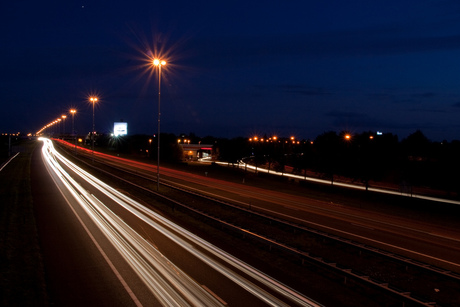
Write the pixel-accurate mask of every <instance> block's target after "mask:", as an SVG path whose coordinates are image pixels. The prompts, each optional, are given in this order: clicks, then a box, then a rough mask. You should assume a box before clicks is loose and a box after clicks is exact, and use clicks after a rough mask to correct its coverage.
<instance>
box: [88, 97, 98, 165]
mask: <svg viewBox="0 0 460 307" xmlns="http://www.w3.org/2000/svg"><path fill="white" fill-rule="evenodd" d="M89 100H90V101H91V102H92V103H93V130H92V131H91V156H92V162H93V163H94V104H95V103H96V102H97V97H90V98H89Z"/></svg>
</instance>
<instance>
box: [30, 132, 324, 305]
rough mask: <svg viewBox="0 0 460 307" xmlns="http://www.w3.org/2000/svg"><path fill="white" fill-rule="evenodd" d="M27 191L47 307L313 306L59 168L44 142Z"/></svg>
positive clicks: (93, 181) (72, 170) (61, 163)
mask: <svg viewBox="0 0 460 307" xmlns="http://www.w3.org/2000/svg"><path fill="white" fill-rule="evenodd" d="M43 142H44V147H43V149H42V150H36V151H35V153H34V155H33V158H32V167H31V185H32V193H33V198H34V204H35V210H36V218H37V226H38V232H39V238H40V244H41V247H42V252H43V262H44V266H45V272H46V279H47V284H48V285H49V293H50V301H51V303H52V304H54V305H58V306H61V305H65V306H82V305H84V306H90V305H91V306H92V305H98V306H134V305H136V306H145V305H149V306H152V305H169V306H177V305H181V306H187V305H190V306H222V305H230V306H232V305H233V306H266V305H272V306H292V305H299V306H315V305H317V304H316V303H315V302H312V301H310V300H309V299H308V298H306V297H304V296H303V295H301V294H299V293H297V292H295V291H293V290H291V289H289V288H287V287H286V286H284V285H282V284H280V283H278V282H277V281H276V280H273V279H272V278H270V277H269V276H267V275H265V274H263V273H261V272H259V271H257V270H255V269H253V268H252V267H250V266H248V265H247V264H245V263H243V262H241V261H239V260H238V259H235V258H234V257H232V256H231V255H228V254H227V253H225V252H223V251H221V250H219V249H217V248H215V247H214V246H212V245H211V244H209V243H207V242H205V241H203V240H201V239H200V238H198V237H196V236H194V235H193V234H191V233H189V232H188V231H186V230H184V229H182V228H180V227H179V226H177V225H175V224H173V223H171V222H170V221H168V220H165V219H164V218H162V217H161V216H159V215H157V214H155V213H154V212H152V211H151V210H149V209H147V208H145V207H143V206H141V205H140V204H138V203H136V202H135V201H134V200H132V199H130V198H128V197H126V196H124V195H122V194H121V193H119V192H118V191H117V190H116V189H114V188H112V187H110V186H107V185H105V184H104V183H103V182H100V181H99V180H98V179H97V178H94V177H92V176H91V175H89V174H87V173H85V172H84V171H83V170H81V169H80V168H78V167H77V166H75V165H74V164H72V163H71V162H70V161H67V160H66V159H65V158H64V157H62V156H61V155H59V154H58V153H57V152H56V151H55V150H54V148H53V146H52V143H51V142H50V141H48V140H44V141H43Z"/></svg>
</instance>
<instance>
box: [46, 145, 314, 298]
mask: <svg viewBox="0 0 460 307" xmlns="http://www.w3.org/2000/svg"><path fill="white" fill-rule="evenodd" d="M42 140H43V142H44V146H43V149H42V153H43V158H44V161H45V162H46V163H47V165H48V167H49V169H50V170H51V171H52V172H53V173H55V174H56V175H57V176H58V178H59V179H60V180H61V181H62V183H63V185H64V186H65V187H66V189H67V190H68V191H69V192H70V193H71V195H72V196H73V197H74V198H75V200H76V201H77V202H78V203H79V204H80V206H81V207H82V208H83V209H84V210H85V211H86V213H87V214H88V216H89V217H90V218H91V219H92V220H93V221H94V222H95V224H96V225H97V226H98V227H99V229H100V230H101V231H102V233H104V235H105V236H106V237H107V239H108V240H109V241H110V242H111V243H112V244H113V246H114V247H115V248H116V249H117V250H118V251H119V253H120V254H121V255H122V256H123V257H124V259H125V260H126V261H127V263H129V265H130V266H131V267H132V268H133V270H134V271H135V272H136V274H137V275H138V276H139V277H140V278H141V280H142V281H143V282H144V284H145V285H146V286H147V287H148V289H149V290H150V291H151V292H152V293H153V295H155V297H156V298H157V299H158V300H159V301H160V302H161V304H162V305H164V306H190V305H191V306H222V303H221V302H220V301H219V300H217V299H216V298H215V297H214V296H213V295H212V294H210V293H209V292H208V291H207V290H206V289H205V288H204V287H202V286H201V285H199V284H198V283H196V282H195V281H194V280H193V279H192V278H190V277H189V276H188V275H187V274H185V273H184V272H183V271H181V269H180V268H178V267H177V266H176V265H174V264H173V263H172V262H171V261H169V260H168V259H167V258H166V257H165V256H164V255H163V254H161V252H160V251H158V250H157V249H156V248H155V247H153V246H152V245H151V244H150V243H149V242H148V241H146V240H145V239H144V238H143V237H142V236H140V235H139V234H138V233H137V232H135V231H134V230H133V229H132V228H131V227H129V225H127V224H126V223H125V222H124V221H123V220H122V219H121V218H120V217H118V216H117V215H116V214H115V213H114V212H112V211H111V210H110V209H109V208H108V207H107V206H105V205H104V204H103V203H102V202H101V201H99V200H98V199H97V198H96V197H95V196H94V195H92V194H90V193H89V192H88V191H86V190H85V189H83V188H82V187H81V186H80V184H78V183H77V182H76V181H75V180H74V179H73V178H72V177H71V176H70V175H69V174H68V173H67V172H66V171H65V170H64V169H63V168H62V166H61V164H62V165H65V166H66V167H68V168H70V169H71V170H72V171H73V172H75V173H76V174H77V175H78V176H79V178H80V179H82V180H85V181H86V182H87V183H89V184H91V185H92V186H93V187H94V188H96V189H97V190H99V191H100V192H102V193H103V194H105V195H106V196H107V197H109V198H110V199H112V200H113V201H114V202H116V203H117V204H119V205H120V206H122V207H123V208H125V209H126V210H128V211H129V212H131V213H132V214H133V215H134V216H136V217H138V218H139V219H140V220H142V221H143V222H145V223H147V224H148V225H150V226H151V227H152V228H154V229H156V230H157V231H159V232H160V233H162V234H163V235H164V236H166V237H167V238H169V239H171V240H172V241H173V242H175V243H176V244H178V245H179V246H181V247H182V248H183V249H185V250H187V252H189V253H191V254H192V255H194V256H195V257H197V258H198V259H200V260H201V261H203V262H204V263H206V264H207V265H208V266H210V267H211V268H213V269H215V270H216V271H218V272H220V273H221V274H222V275H224V276H226V277H227V278H228V279H230V280H232V281H233V282H234V283H236V284H237V285H239V286H240V287H241V288H242V289H245V290H246V291H248V292H249V293H251V294H252V295H254V296H255V297H257V298H258V299H260V300H261V301H263V302H264V303H266V304H267V305H270V306H288V305H289V304H287V303H285V302H283V301H281V300H280V299H278V298H276V297H274V296H273V295H271V294H270V293H268V292H266V291H265V290H262V289H261V288H260V287H258V286H257V285H255V284H254V283H252V282H250V281H249V280H247V279H246V278H244V277H242V276H241V275H240V274H238V273H236V272H235V271H233V270H232V269H230V268H229V267H233V268H234V269H235V270H239V271H242V272H244V273H245V274H247V275H249V276H251V278H254V279H255V280H257V281H258V282H260V283H262V284H264V285H265V286H266V287H269V288H270V289H271V290H272V291H275V292H277V293H278V294H279V295H281V296H283V297H285V298H286V300H288V301H290V302H295V303H296V304H298V305H301V306H321V305H319V304H317V303H316V302H314V301H312V300H310V299H308V298H306V297H304V296H303V295H301V294H299V293H297V292H296V291H294V290H292V289H290V288H288V287H287V286H285V285H283V284H281V283H279V282H277V281H276V280H274V279H272V278H270V277H269V276H267V275H265V274H263V273H262V272H260V271H258V270H256V269H254V268H253V267H251V266H249V265H247V264H246V263H244V262H242V261H240V260H239V259H237V258H235V257H233V256H231V255H229V254H227V253H225V252H224V251H222V250H220V249H218V248H217V247H215V246H213V245H211V244H210V243H208V242H206V241H204V240H202V239H201V238H199V237H198V236H195V235H194V234H192V233H190V232H188V231H187V230H185V229H183V228H181V227H179V226H178V225H176V224H174V223H172V222H171V221H169V220H167V219H165V218H163V217H162V216H160V215H158V214H156V213H155V212H153V211H152V210H150V209H148V208H145V207H144V206H142V205H141V204H139V203H138V202H136V201H134V200H132V199H131V198H129V197H127V196H125V195H123V194H122V193H120V192H118V191H117V190H115V189H114V188H112V187H110V186H109V185H107V184H105V183H104V182H102V181H100V180H99V179H97V178H96V177H94V176H92V175H90V174H89V173H87V172H85V171H84V170H82V169H81V168H79V167H78V166H76V165H75V164H73V163H72V162H70V161H69V160H67V159H66V158H65V157H63V156H62V155H61V154H59V153H58V152H57V151H56V150H55V149H54V147H53V144H52V142H51V141H50V140H48V139H42ZM184 238H186V239H184ZM189 242H190V243H189ZM203 250H204V251H206V252H208V253H210V254H212V255H213V256H214V257H217V258H218V259H220V260H221V261H224V262H225V263H227V266H224V265H222V264H220V263H219V262H218V261H216V260H214V259H213V258H211V257H210V256H208V255H207V254H205V253H204V252H203Z"/></svg>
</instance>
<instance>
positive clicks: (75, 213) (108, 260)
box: [42, 155, 143, 307]
mask: <svg viewBox="0 0 460 307" xmlns="http://www.w3.org/2000/svg"><path fill="white" fill-rule="evenodd" d="M42 159H43V160H44V157H43V155H42ZM43 162H44V163H45V161H43ZM45 166H47V167H46V169H47V171H48V173H49V174H50V177H51V179H52V180H53V181H54V184H55V185H56V187H57V188H58V190H59V192H60V193H61V195H62V197H63V198H64V200H65V201H66V203H67V205H68V206H69V207H70V209H71V210H72V212H73V213H74V215H75V216H76V218H77V220H78V221H79V222H80V224H81V225H82V227H83V229H85V231H86V233H87V234H88V236H89V237H90V239H91V240H92V241H93V243H94V245H95V246H96V248H97V249H98V250H99V252H100V253H101V255H102V257H103V258H104V259H105V261H106V262H107V264H108V265H109V267H110V268H111V269H112V271H113V273H114V274H115V276H116V277H117V278H118V280H119V281H120V282H121V284H122V285H123V287H124V288H125V290H126V292H128V294H129V296H130V297H131V299H132V300H133V302H134V303H135V304H136V306H138V307H142V306H143V305H142V303H141V302H140V301H139V299H138V298H137V296H136V295H135V294H134V292H133V291H132V289H131V288H130V287H129V285H128V283H127V282H126V281H125V279H124V278H123V276H121V274H120V272H118V270H117V268H116V267H115V265H114V264H113V262H112V261H111V260H110V259H109V257H108V256H107V254H106V253H105V252H104V250H103V249H102V247H101V246H100V245H99V243H98V242H97V241H96V239H95V238H94V236H93V235H92V234H91V232H90V231H89V229H88V228H87V227H86V225H85V224H84V222H83V220H82V219H81V218H80V216H79V215H78V213H77V212H76V211H75V209H74V208H73V207H72V205H71V204H70V202H69V200H68V199H67V197H66V196H65V195H64V192H62V191H61V188H60V187H59V185H58V183H57V182H56V180H55V179H54V177H53V176H52V174H51V170H50V169H49V167H48V165H47V164H46V163H45ZM56 175H58V174H56ZM58 176H59V175H58ZM80 195H81V194H80Z"/></svg>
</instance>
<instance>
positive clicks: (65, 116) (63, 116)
mask: <svg viewBox="0 0 460 307" xmlns="http://www.w3.org/2000/svg"><path fill="white" fill-rule="evenodd" d="M61 117H62V120H63V122H64V129H63V131H62V134H64V135H65V119H66V118H67V115H62V116H61Z"/></svg>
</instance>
